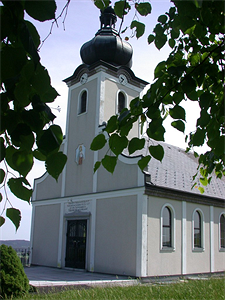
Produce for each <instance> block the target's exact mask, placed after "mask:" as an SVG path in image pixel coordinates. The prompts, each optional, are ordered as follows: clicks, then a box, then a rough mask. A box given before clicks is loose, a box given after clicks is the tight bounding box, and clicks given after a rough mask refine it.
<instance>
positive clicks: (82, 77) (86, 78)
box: [80, 73, 88, 84]
mask: <svg viewBox="0 0 225 300" xmlns="http://www.w3.org/2000/svg"><path fill="white" fill-rule="evenodd" d="M87 80H88V74H87V73H84V74H82V75H81V77H80V83H81V84H84V83H86V82H87Z"/></svg>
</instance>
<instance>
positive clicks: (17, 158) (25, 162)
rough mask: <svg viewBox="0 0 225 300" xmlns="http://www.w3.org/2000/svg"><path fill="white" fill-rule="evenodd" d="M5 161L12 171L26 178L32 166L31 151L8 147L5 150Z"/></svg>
mask: <svg viewBox="0 0 225 300" xmlns="http://www.w3.org/2000/svg"><path fill="white" fill-rule="evenodd" d="M6 161H7V163H8V165H9V166H10V167H11V168H12V169H13V170H15V171H18V172H19V173H20V174H21V175H23V176H26V175H27V174H28V173H29V171H30V170H31V169H32V166H33V154H32V152H31V151H27V150H18V149H15V148H14V147H12V146H10V147H8V148H7V149H6Z"/></svg>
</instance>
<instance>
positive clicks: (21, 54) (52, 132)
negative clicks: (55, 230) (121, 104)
mask: <svg viewBox="0 0 225 300" xmlns="http://www.w3.org/2000/svg"><path fill="white" fill-rule="evenodd" d="M1 2H2V6H0V14H1V79H0V80H1V82H0V83H1V128H0V135H1V136H0V146H1V148H0V153H1V155H0V161H1V162H2V163H3V164H4V167H2V169H0V184H1V185H2V186H1V188H2V190H3V191H4V193H3V194H2V193H1V194H0V201H2V200H4V201H5V204H4V208H3V211H4V210H5V209H6V207H7V201H8V202H9V203H10V201H9V198H8V195H7V190H6V185H7V184H8V187H9V189H10V190H11V192H12V193H13V194H14V195H15V196H16V197H18V198H20V199H22V200H24V201H27V202H28V203H29V201H30V198H31V195H32V189H31V187H30V183H29V182H28V181H27V179H26V177H27V175H28V173H29V172H30V171H31V169H32V167H33V164H34V159H37V160H40V161H45V162H46V170H47V171H48V173H49V174H50V175H52V176H53V177H54V178H55V179H56V180H57V179H58V176H59V174H60V173H61V172H62V170H63V167H64V165H65V163H66V156H65V155H64V154H63V153H61V152H59V149H60V145H61V143H62V140H63V134H62V131H61V128H60V127H59V126H57V125H53V124H52V123H53V121H54V119H55V116H54V114H53V113H52V112H51V109H50V107H49V106H48V103H52V102H53V101H54V99H55V98H56V97H57V96H58V93H57V92H56V90H55V89H54V88H53V87H52V86H51V80H50V77H49V74H48V71H47V70H46V69H45V67H44V66H42V65H41V63H40V56H39V53H38V47H39V45H40V37H39V34H38V32H37V29H36V28H35V26H34V25H33V24H32V23H31V22H30V21H27V20H25V19H24V16H25V13H26V14H28V15H29V16H30V17H31V18H33V19H35V20H38V21H41V22H43V21H45V20H52V19H53V20H55V21H56V16H55V11H56V3H55V1H54V0H50V1H25V0H23V1H22V0H21V1H1ZM67 4H69V1H67ZM11 169H12V170H14V171H16V172H18V175H15V174H13V173H12V172H11ZM10 204H11V203H10ZM2 213H3V212H2ZM6 216H7V217H8V218H9V219H10V220H11V221H12V222H13V223H14V225H15V227H16V229H18V227H19V224H20V220H21V215H20V211H19V210H18V209H16V208H14V207H10V208H7V209H6ZM4 222H5V219H4V218H3V217H2V216H0V226H2V225H3V224H4Z"/></svg>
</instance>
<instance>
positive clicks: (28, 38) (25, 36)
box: [20, 21, 40, 66]
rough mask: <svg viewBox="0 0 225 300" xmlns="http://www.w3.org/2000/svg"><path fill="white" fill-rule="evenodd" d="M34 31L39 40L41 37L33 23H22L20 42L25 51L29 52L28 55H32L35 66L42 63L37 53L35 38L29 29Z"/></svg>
mask: <svg viewBox="0 0 225 300" xmlns="http://www.w3.org/2000/svg"><path fill="white" fill-rule="evenodd" d="M28 26H29V29H30V30H32V33H33V34H35V38H36V39H38V38H39V35H38V33H37V31H36V28H35V27H34V26H33V24H32V23H29V22H28V21H27V22H25V21H22V22H21V25H20V40H21V42H22V44H23V47H24V49H25V50H26V51H27V53H29V54H30V56H31V57H32V59H33V62H34V64H35V66H36V65H37V63H38V62H39V61H40V57H39V55H38V52H37V47H36V46H35V44H34V40H33V37H32V35H31V33H30V31H29V29H28Z"/></svg>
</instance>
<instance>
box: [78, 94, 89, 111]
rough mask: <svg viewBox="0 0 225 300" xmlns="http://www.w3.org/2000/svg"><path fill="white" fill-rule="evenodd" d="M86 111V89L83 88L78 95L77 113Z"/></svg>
mask: <svg viewBox="0 0 225 300" xmlns="http://www.w3.org/2000/svg"><path fill="white" fill-rule="evenodd" d="M86 111H87V91H86V90H84V91H82V92H81V94H80V96H79V103H78V115H80V114H83V113H85V112H86Z"/></svg>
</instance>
